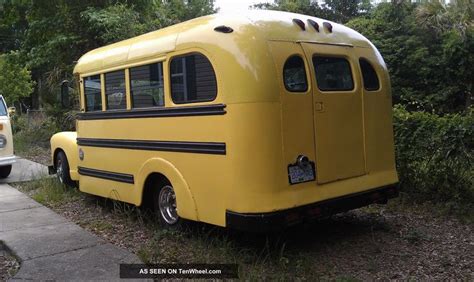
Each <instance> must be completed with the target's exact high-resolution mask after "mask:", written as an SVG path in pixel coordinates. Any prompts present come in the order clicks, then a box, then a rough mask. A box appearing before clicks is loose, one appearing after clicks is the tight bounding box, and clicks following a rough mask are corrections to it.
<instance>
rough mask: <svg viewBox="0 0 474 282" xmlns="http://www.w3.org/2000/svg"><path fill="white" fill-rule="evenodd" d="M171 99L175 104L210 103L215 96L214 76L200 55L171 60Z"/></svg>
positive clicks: (210, 66) (208, 64) (207, 61)
mask: <svg viewBox="0 0 474 282" xmlns="http://www.w3.org/2000/svg"><path fill="white" fill-rule="evenodd" d="M170 73H171V98H172V99H173V102H174V103H176V104H182V103H194V102H205V101H212V100H214V99H215V98H216V96H217V82H216V74H215V73H214V69H213V68H212V65H211V62H209V60H208V59H207V58H206V57H204V56H203V55H201V54H191V55H186V56H182V57H176V58H173V59H172V60H171V65H170Z"/></svg>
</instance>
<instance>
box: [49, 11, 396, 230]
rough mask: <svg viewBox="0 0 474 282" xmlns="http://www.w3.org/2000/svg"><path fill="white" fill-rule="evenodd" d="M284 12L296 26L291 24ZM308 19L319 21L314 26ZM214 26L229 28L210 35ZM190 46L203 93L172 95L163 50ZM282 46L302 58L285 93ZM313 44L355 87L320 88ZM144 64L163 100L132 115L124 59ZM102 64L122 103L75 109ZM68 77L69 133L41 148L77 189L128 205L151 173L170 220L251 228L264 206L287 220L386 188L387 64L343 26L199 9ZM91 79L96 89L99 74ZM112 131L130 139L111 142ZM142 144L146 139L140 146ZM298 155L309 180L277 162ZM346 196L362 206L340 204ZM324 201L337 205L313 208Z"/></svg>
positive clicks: (391, 175) (389, 138)
mask: <svg viewBox="0 0 474 282" xmlns="http://www.w3.org/2000/svg"><path fill="white" fill-rule="evenodd" d="M294 19H298V20H301V21H302V22H303V23H304V24H305V28H304V30H303V29H302V28H301V27H300V26H298V24H296V23H295V21H294ZM308 20H313V21H314V22H316V23H318V26H319V31H317V30H316V29H315V28H314V27H312V26H311V25H309V24H308V23H309V21H308ZM219 26H226V27H230V28H232V30H233V31H232V32H230V33H225V32H217V31H215V30H214V29H215V28H216V27H219ZM330 29H331V30H330ZM189 53H200V54H203V55H204V56H205V57H207V58H208V59H209V61H210V62H211V64H212V67H213V69H214V71H215V75H216V81H217V89H218V90H217V97H216V98H215V100H213V101H210V102H200V103H192V104H175V103H173V100H172V98H171V94H170V79H169V72H170V68H169V65H170V59H172V58H173V57H176V56H180V55H183V54H189ZM295 54H297V55H300V56H301V57H302V58H305V68H306V76H307V83H308V89H307V90H306V91H305V92H304V93H297V94H294V93H289V92H288V91H287V90H286V89H285V86H284V85H283V83H284V82H283V78H282V68H283V64H284V63H285V60H287V58H288V57H289V56H291V55H295ZM314 54H321V55H323V56H334V57H342V58H345V59H347V60H348V61H349V62H350V64H351V70H352V76H353V80H354V88H353V89H352V90H351V91H347V92H344V93H342V92H341V93H324V92H323V91H319V90H318V87H317V82H316V79H315V75H314V73H315V70H314V66H313V65H312V64H311V56H313V55H314ZM359 58H364V59H366V60H368V61H369V62H370V64H371V65H372V66H373V68H374V69H375V71H376V73H377V76H378V79H379V83H380V87H379V89H378V90H376V91H366V90H365V89H364V87H363V85H362V77H361V71H360V68H359V64H358V62H359V61H358V60H359ZM152 62H162V63H163V77H164V101H165V102H164V107H163V108H161V109H157V113H156V114H153V113H151V114H150V115H149V116H146V114H142V115H140V114H136V113H137V112H139V113H140V111H139V110H136V109H132V105H131V102H130V86H129V83H130V74H129V68H131V67H134V66H140V65H144V64H148V63H152ZM115 70H125V81H126V85H127V88H126V92H127V93H126V95H127V108H126V109H125V110H106V109H105V105H104V103H103V105H104V106H102V107H103V108H102V111H101V112H92V113H90V112H85V107H86V105H85V99H84V83H83V78H84V77H88V76H91V75H101V76H102V77H103V76H104V73H107V72H111V71H115ZM74 73H75V75H77V76H78V77H79V79H80V81H81V83H80V87H81V99H80V101H81V110H82V113H80V114H79V118H78V121H77V128H76V130H77V134H76V133H74V132H68V133H58V134H56V135H54V136H53V137H52V141H51V144H52V154H53V156H52V157H53V159H54V158H55V157H56V154H57V152H58V150H63V151H64V152H65V153H66V155H67V157H68V160H69V163H70V174H71V178H72V179H73V180H76V181H78V182H79V189H80V190H81V191H83V192H87V193H90V194H95V195H99V196H103V197H108V198H112V199H116V200H120V201H124V202H127V203H131V204H134V205H137V206H139V205H141V204H142V201H143V199H145V198H146V197H150V195H147V193H146V191H145V186H146V181H147V178H148V177H149V176H150V175H152V174H154V173H159V174H161V175H163V176H164V177H166V178H167V179H168V180H169V182H170V183H171V184H172V186H173V188H174V190H175V193H176V198H177V205H178V214H179V216H180V217H182V218H186V219H191V220H196V221H202V222H206V223H210V224H214V225H219V226H231V227H233V226H234V225H235V226H236V227H237V228H239V226H237V225H240V224H243V225H246V224H247V225H252V226H253V227H257V229H258V222H259V221H258V219H263V218H265V216H266V215H270V216H272V215H274V216H276V217H278V218H279V219H281V220H283V221H285V224H284V225H289V224H292V223H294V222H299V221H300V218H303V217H306V215H308V214H314V215H319V214H321V215H324V214H330V213H334V212H338V211H341V210H347V209H351V208H354V207H358V206H362V205H366V204H370V203H372V202H377V201H383V200H386V199H387V198H391V197H393V196H395V195H396V190H395V188H393V187H394V186H393V185H394V184H396V183H397V182H398V178H397V173H396V169H395V161H394V144H393V132H392V110H391V92H390V91H391V90H390V80H389V76H388V72H387V68H386V65H385V63H384V61H383V59H382V57H381V55H380V54H379V53H378V51H377V50H376V48H375V47H374V46H373V45H372V44H371V43H370V42H369V41H368V40H367V39H366V38H365V37H363V36H362V35H360V34H359V33H357V32H356V31H354V30H351V29H349V28H347V27H345V26H343V25H339V24H336V23H333V22H328V21H325V20H322V19H319V18H314V17H309V16H305V15H300V14H292V13H285V12H274V11H254V12H249V13H248V14H246V15H245V16H222V15H219V14H217V15H210V16H205V17H201V18H197V19H193V20H190V21H187V22H184V23H181V24H177V25H174V26H171V27H167V28H164V29H161V30H158V31H154V32H150V33H147V34H144V35H141V36H138V37H135V38H131V39H128V40H125V41H121V42H118V43H115V44H111V45H108V46H105V47H102V48H98V49H96V50H92V51H90V52H89V53H87V54H85V55H84V56H82V58H81V59H80V60H79V62H78V63H77V65H76V67H75V69H74ZM101 89H102V99H105V98H104V93H103V92H104V85H103V79H102V85H101ZM150 112H151V110H148V111H146V113H150ZM76 138H77V144H76ZM91 140H95V141H94V142H95V143H93V142H92V141H91ZM116 140H122V141H123V140H125V141H123V142H122V141H120V142H122V143H120V144H122V145H123V144H125V143H124V142H126V141H127V140H129V141H130V140H131V141H133V142H134V143H133V144H132V145H127V146H125V145H123V146H122V145H120V144H119V145H117V144H115V143H114V142H115V141H116ZM155 141H158V142H172V143H173V144H172V146H174V147H173V148H174V149H173V148H171V149H170V148H168V149H167V148H165V149H163V148H162V149H160V148H157V147H156V146H155V145H153V143H152V142H155ZM88 142H89V143H88ZM90 142H92V143H90ZM101 142H102V143H101ZM139 142H144V143H143V144H145V145H143V146H145V147H143V146H141V145H140V143H139ZM150 142H151V143H150ZM179 142H185V143H184V145H183V144H181V145H180V143H179ZM193 142H194V143H197V145H196V144H194V143H193ZM91 144H92V145H91ZM101 144H102V145H101ZM146 144H148V145H149V144H152V145H153V146H155V147H153V149H150V150H147V149H146V148H147V147H146V146H147V145H146ZM165 145H166V144H165ZM133 146H138V147H140V146H141V147H140V148H134V147H133ZM150 146H151V145H150ZM160 146H162V145H160ZM180 146H181V147H180ZM158 147H159V146H158ZM165 147H166V146H165ZM176 148H178V149H176ZM199 148H204V149H202V150H203V151H202V152H200V151H199V150H200V149H199ZM79 150H81V154H82V156H83V158H82V159H80V158H79V153H78V152H79ZM300 155H304V156H307V158H308V159H309V160H310V161H312V162H314V165H315V174H316V175H315V176H316V179H315V180H314V181H308V182H304V183H298V184H293V185H292V184H290V183H289V172H288V169H289V168H288V166H289V165H291V164H294V163H295V162H296V159H297V157H298V156H300ZM78 167H82V168H86V169H93V170H98V171H101V172H111V173H115V174H117V175H118V176H121V175H123V177H122V178H121V179H119V181H117V180H114V179H110V177H109V178H108V179H107V178H103V177H102V178H101V177H94V176H91V175H90V174H88V173H85V174H80V173H78V171H79V170H78ZM119 178H120V177H119ZM381 187H383V189H385V188H386V187H389V188H390V189H391V190H386V189H385V190H383V189H382V190H380V189H381ZM373 191H375V192H374V193H372V194H370V195H369V194H367V193H365V192H373ZM387 191H388V192H387ZM360 195H367V197H363V198H360ZM352 196H353V198H357V197H359V198H358V200H359V201H361V203H358V204H354V203H352V202H350V201H349V202H347V204H346V202H344V201H345V200H347V199H349V198H351V197H352ZM337 199H339V200H341V201H339V203H340V204H341V205H342V206H337V205H336V206H332V205H323V206H321V205H319V206H318V205H317V204H318V203H324V204H326V203H330V201H331V200H337ZM367 199H369V200H367ZM305 207H309V208H308V209H306V210H304V209H303V208H305ZM247 219H248V220H247ZM230 221H232V224H231V223H230ZM255 222H257V223H255ZM269 222H270V223H271V224H273V222H272V221H269ZM234 223H235V224H234ZM241 228H243V229H250V227H249V228H247V227H246V226H243V227H241Z"/></svg>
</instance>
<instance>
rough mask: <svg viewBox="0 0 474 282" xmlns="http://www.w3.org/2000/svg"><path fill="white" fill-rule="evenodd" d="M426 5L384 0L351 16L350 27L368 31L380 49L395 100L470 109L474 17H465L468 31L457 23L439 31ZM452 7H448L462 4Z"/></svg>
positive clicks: (432, 108) (437, 108) (441, 109)
mask: <svg viewBox="0 0 474 282" xmlns="http://www.w3.org/2000/svg"><path fill="white" fill-rule="evenodd" d="M456 3H458V2H456ZM426 5H430V4H426ZM452 5H458V4H452ZM472 5H473V4H469V7H471V8H472ZM425 7H426V6H424V5H422V6H419V5H416V4H409V3H405V2H401V3H399V4H393V3H392V4H390V3H382V4H379V5H378V6H377V7H376V8H375V9H373V10H372V11H371V12H370V14H369V15H368V16H367V17H359V18H356V19H353V20H352V21H350V22H349V23H348V26H350V27H352V28H354V29H355V30H357V31H359V32H361V33H362V34H363V35H365V36H366V37H367V38H368V39H369V40H371V41H372V42H373V43H374V45H375V46H377V48H378V49H379V50H380V52H381V53H382V55H383V57H384V59H385V61H386V63H387V66H388V68H389V71H390V76H391V79H392V89H393V91H392V92H393V97H394V102H395V103H401V104H404V105H405V106H406V107H407V108H408V109H410V110H425V111H429V112H436V113H440V114H442V113H452V112H459V111H463V110H466V109H467V108H468V107H469V105H470V103H471V93H472V91H473V79H472V78H473V77H474V70H473V68H472V65H473V64H474V54H473V53H472V50H473V49H474V32H473V29H472V16H471V18H470V19H468V20H467V19H466V20H467V21H468V22H469V23H466V25H470V26H469V27H466V28H465V30H464V31H461V30H459V29H458V25H455V24H453V25H452V27H451V28H444V29H443V31H439V30H436V31H435V30H434V29H433V28H432V25H431V24H426V23H427V21H428V19H427V16H426V15H427V12H426V11H425V12H423V13H422V12H420V11H423V10H424V9H425ZM452 7H454V6H448V8H447V10H446V11H448V12H450V11H457V10H458V9H459V8H456V9H455V8H452ZM422 14H423V15H424V16H423V17H422V16H421V15H422ZM450 17H452V15H450ZM430 21H431V20H430ZM443 26H445V25H444V24H443Z"/></svg>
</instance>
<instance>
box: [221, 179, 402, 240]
mask: <svg viewBox="0 0 474 282" xmlns="http://www.w3.org/2000/svg"><path fill="white" fill-rule="evenodd" d="M397 196H398V187H397V184H392V185H388V186H384V187H380V188H376V189H372V190H369V191H364V192H360V193H356V194H350V195H345V196H342V197H339V198H334V199H329V200H326V201H322V202H317V203H313V204H309V205H305V206H300V207H296V208H291V209H287V210H281V211H275V212H268V213H237V212H233V211H226V226H227V227H229V228H233V229H238V230H242V231H252V232H269V231H277V230H281V229H283V228H285V227H288V226H291V225H294V224H298V223H301V222H303V221H306V220H313V219H318V218H323V217H327V216H330V215H333V214H336V213H340V212H345V211H348V210H352V209H356V208H360V207H364V206H368V205H370V204H375V203H386V202H387V200H388V199H391V198H395V197H397Z"/></svg>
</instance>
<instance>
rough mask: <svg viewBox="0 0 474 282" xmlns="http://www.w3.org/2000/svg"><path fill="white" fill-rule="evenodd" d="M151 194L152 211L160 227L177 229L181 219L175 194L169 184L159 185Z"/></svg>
mask: <svg viewBox="0 0 474 282" xmlns="http://www.w3.org/2000/svg"><path fill="white" fill-rule="evenodd" d="M156 188H159V189H155V191H154V193H153V211H154V213H155V216H156V217H157V218H158V221H159V223H160V225H161V226H162V227H165V228H167V229H179V228H180V227H181V224H182V221H183V220H182V219H181V218H180V217H179V215H178V211H177V202H176V194H175V193H174V189H173V186H171V184H169V183H164V182H161V183H159V187H156Z"/></svg>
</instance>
